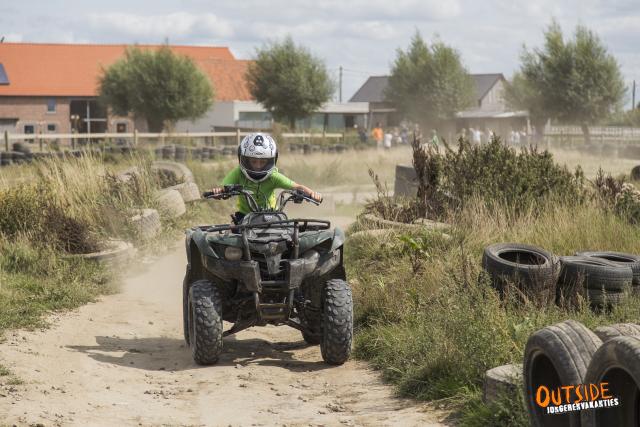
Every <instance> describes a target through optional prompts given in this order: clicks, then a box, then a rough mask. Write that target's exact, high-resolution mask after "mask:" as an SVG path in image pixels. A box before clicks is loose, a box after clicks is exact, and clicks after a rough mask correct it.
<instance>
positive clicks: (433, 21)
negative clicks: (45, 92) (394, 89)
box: [0, 0, 640, 104]
mask: <svg viewBox="0 0 640 427" xmlns="http://www.w3.org/2000/svg"><path fill="white" fill-rule="evenodd" d="M552 19H555V20H556V21H557V22H558V23H559V24H560V25H561V27H562V29H563V32H564V34H565V37H570V36H572V34H573V32H574V30H575V27H576V25H584V26H586V27H588V28H590V29H591V30H593V31H595V32H596V33H597V34H598V35H599V36H600V38H601V39H602V40H603V42H604V43H605V44H606V46H607V48H608V50H609V52H610V53H611V54H613V55H614V56H615V57H616V59H617V60H618V63H619V64H620V68H621V70H622V74H623V77H624V79H625V81H626V82H627V84H628V86H629V87H631V82H632V81H633V80H634V79H635V80H636V81H637V83H638V84H639V85H640V1H639V0H582V1H579V0H535V1H531V0H527V1H521V0H511V1H509V0H484V1H482V2H478V1H471V0H446V1H443V0H395V1H393V2H392V1H390V0H367V1H364V0H347V1H345V0H295V1H294V0H270V1H261V0H231V1H229V0H226V1H217V0H209V1H204V0H190V1H171V2H170V1H165V0H155V1H134V0H129V1H124V0H110V1H100V2H97V1H87V0H66V1H58V0H48V1H44V0H43V1H33V0H21V1H14V0H0V37H2V36H4V38H5V41H17V42H36V43H37V42H50V43H54V42H55V43H58V42H59V43H126V44H129V43H131V44H133V43H163V42H164V41H165V40H168V41H169V43H170V44H186V45H215V46H227V47H229V48H230V49H231V51H232V52H233V54H234V55H235V56H236V57H237V58H239V59H251V58H252V57H253V56H254V55H255V52H256V49H257V48H260V47H263V46H265V45H266V44H267V43H269V42H272V41H279V40H281V39H282V38H284V37H285V36H287V35H291V36H292V38H293V40H294V41H295V42H296V43H297V44H300V45H303V46H305V47H306V48H307V49H309V50H310V51H311V52H312V53H313V54H314V55H316V56H318V57H319V58H321V59H323V60H324V61H325V64H326V65H327V68H328V70H329V72H330V74H331V76H332V77H333V78H335V80H336V82H338V75H339V71H338V70H339V67H343V80H342V81H343V83H342V94H343V96H342V99H343V101H347V100H348V99H349V98H350V97H351V96H352V95H353V94H354V93H355V91H356V90H357V89H358V88H359V87H360V86H361V85H362V84H363V83H364V82H365V80H366V79H367V77H368V76H371V75H387V74H389V72H390V69H391V65H392V64H393V60H394V58H395V57H396V54H397V49H406V48H407V47H408V45H409V43H410V40H411V37H412V35H413V34H415V32H416V30H417V31H419V32H420V33H421V35H422V36H423V37H424V38H425V39H426V40H427V41H430V40H433V39H434V38H439V39H440V40H441V41H443V42H444V43H445V44H448V45H450V46H452V47H454V48H455V49H457V50H458V51H459V52H460V55H461V58H462V61H463V63H464V65H465V66H466V67H467V69H468V70H469V72H471V73H503V74H504V75H505V76H506V77H507V78H509V77H510V76H511V75H512V74H513V73H514V71H516V70H517V69H518V68H519V63H520V54H521V53H522V50H523V46H525V45H526V47H527V48H530V49H531V48H535V47H539V46H541V43H542V38H543V31H544V30H545V28H547V27H548V25H549V24H550V22H551V20H552ZM0 60H1V58H0ZM337 98H338V92H336V95H335V99H336V100H337ZM638 98H640V89H638V91H637V94H636V100H638ZM630 100H631V95H630V89H629V91H628V101H629V104H630ZM636 102H637V101H636Z"/></svg>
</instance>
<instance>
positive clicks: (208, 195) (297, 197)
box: [202, 184, 322, 212]
mask: <svg viewBox="0 0 640 427" xmlns="http://www.w3.org/2000/svg"><path fill="white" fill-rule="evenodd" d="M287 194H288V195H289V197H287V198H286V199H285V196H286V195H287ZM241 195H242V196H244V197H245V199H246V200H247V203H248V204H249V207H250V208H251V210H252V211H254V212H259V211H261V210H263V209H260V208H259V206H258V203H257V202H256V200H255V199H254V198H253V193H252V192H251V191H248V190H245V189H244V188H243V187H242V185H240V184H232V185H225V186H224V191H222V192H220V193H214V192H213V191H205V192H204V193H202V197H203V198H204V199H214V200H226V199H228V198H230V197H233V196H241ZM290 200H293V202H294V203H302V202H303V201H305V200H306V201H307V202H310V203H313V204H314V205H316V206H318V205H320V203H322V199H320V200H316V199H313V198H311V197H310V196H309V195H307V194H306V193H305V192H304V191H302V190H284V191H282V192H281V193H280V196H279V198H278V207H277V210H278V211H282V210H283V209H284V207H285V205H286V204H287V203H288V202H289V201H290Z"/></svg>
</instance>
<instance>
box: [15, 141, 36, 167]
mask: <svg viewBox="0 0 640 427" xmlns="http://www.w3.org/2000/svg"><path fill="white" fill-rule="evenodd" d="M12 148H13V151H14V153H22V154H23V155H24V160H25V161H28V162H30V161H31V160H33V153H32V152H31V148H30V147H29V146H28V145H27V144H25V143H24V142H14V143H13V145H12Z"/></svg>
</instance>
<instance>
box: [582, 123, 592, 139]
mask: <svg viewBox="0 0 640 427" xmlns="http://www.w3.org/2000/svg"><path fill="white" fill-rule="evenodd" d="M580 128H581V129H582V134H583V135H584V142H585V144H590V143H591V135H590V134H589V126H587V124H586V123H583V124H581V125H580Z"/></svg>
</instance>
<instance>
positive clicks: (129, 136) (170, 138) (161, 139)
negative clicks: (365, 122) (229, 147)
mask: <svg viewBox="0 0 640 427" xmlns="http://www.w3.org/2000/svg"><path fill="white" fill-rule="evenodd" d="M250 133H252V132H243V131H240V130H236V131H235V132H175V133H165V132H162V133H149V132H138V131H135V130H134V131H133V132H130V133H67V134H64V133H63V134H60V133H34V134H10V133H8V132H7V131H5V133H4V144H3V145H4V147H3V148H4V151H11V142H32V141H33V142H34V143H35V144H37V146H38V147H39V149H40V151H43V150H44V149H45V147H46V148H48V145H49V144H50V143H51V142H52V141H56V142H57V143H58V144H59V146H65V145H66V146H67V147H69V148H71V149H75V148H76V145H77V144H78V142H79V141H82V142H88V141H99V142H106V143H109V142H112V141H123V140H124V141H127V142H129V143H131V144H132V145H133V146H137V145H139V144H140V143H141V140H155V141H156V142H157V143H158V144H159V145H164V144H165V142H171V143H175V140H176V139H202V140H204V141H207V144H206V145H216V140H218V141H220V142H223V143H226V144H235V145H239V144H240V141H241V140H242V137H244V136H246V135H249V134H250ZM279 136H280V137H281V138H283V139H285V140H286V139H299V140H302V142H311V141H312V140H313V139H335V140H336V142H337V143H339V142H342V143H344V142H345V139H346V137H347V134H346V133H344V132H343V133H329V132H321V133H282V134H280V135H279Z"/></svg>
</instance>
